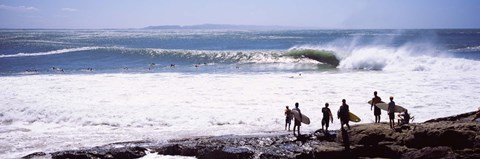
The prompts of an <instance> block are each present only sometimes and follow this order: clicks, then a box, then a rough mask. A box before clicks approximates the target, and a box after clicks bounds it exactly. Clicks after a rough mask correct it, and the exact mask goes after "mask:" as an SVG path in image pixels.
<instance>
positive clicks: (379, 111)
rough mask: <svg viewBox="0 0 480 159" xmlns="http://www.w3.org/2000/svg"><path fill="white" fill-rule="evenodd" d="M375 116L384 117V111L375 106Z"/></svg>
mask: <svg viewBox="0 0 480 159" xmlns="http://www.w3.org/2000/svg"><path fill="white" fill-rule="evenodd" d="M373 115H375V116H379V115H382V111H381V110H380V108H378V107H376V106H374V108H373Z"/></svg>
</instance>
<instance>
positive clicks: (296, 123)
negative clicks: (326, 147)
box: [294, 119, 302, 126]
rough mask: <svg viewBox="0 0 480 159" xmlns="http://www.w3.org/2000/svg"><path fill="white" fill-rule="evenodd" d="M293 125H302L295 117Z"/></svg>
mask: <svg viewBox="0 0 480 159" xmlns="http://www.w3.org/2000/svg"><path fill="white" fill-rule="evenodd" d="M294 125H295V126H302V122H300V120H297V119H295V122H294Z"/></svg>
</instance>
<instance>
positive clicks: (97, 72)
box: [0, 29, 480, 158]
mask: <svg viewBox="0 0 480 159" xmlns="http://www.w3.org/2000/svg"><path fill="white" fill-rule="evenodd" d="M479 71H480V30H479V29H421V30H256V31H252V30H143V29H125V30H0V88H1V89H0V90H2V91H0V98H1V100H0V158H18V157H22V156H25V155H27V154H30V153H33V152H38V151H43V152H53V151H60V150H71V149H82V148H89V147H94V146H100V145H105V144H109V143H115V142H126V141H139V140H142V141H151V142H153V143H155V142H158V143H161V142H164V141H166V140H169V139H175V138H184V137H192V136H210V135H229V134H236V135H242V134H272V133H276V134H285V133H290V132H287V131H284V122H285V117H284V114H283V113H284V108H285V106H290V108H292V107H294V104H295V103H296V102H298V103H299V104H300V109H301V110H302V113H303V114H305V115H307V116H309V117H310V119H311V121H312V123H311V124H310V125H305V124H304V125H302V128H301V130H302V132H304V133H307V132H311V131H315V130H317V129H319V128H321V118H322V117H321V114H322V113H321V108H322V107H323V106H324V104H325V103H327V102H328V103H329V104H330V109H331V110H332V111H333V112H334V113H333V114H334V123H333V124H331V128H330V129H338V128H339V125H340V124H339V120H338V119H337V118H336V117H337V116H336V113H335V112H336V111H337V110H338V107H339V106H340V104H341V100H342V99H346V100H347V104H349V105H350V110H351V112H353V113H355V114H357V115H358V116H359V117H360V118H361V119H362V121H361V122H360V123H351V124H361V123H372V122H373V121H374V119H375V118H374V116H373V111H371V110H370V106H369V105H368V103H367V101H369V100H370V99H371V98H372V97H373V92H374V91H378V94H379V96H380V97H381V98H382V99H383V100H384V101H387V100H388V97H390V96H394V97H395V99H394V100H395V102H396V104H397V105H401V106H403V107H405V108H407V109H408V110H409V112H410V113H411V114H412V115H413V116H414V117H415V120H414V122H423V121H425V120H428V119H431V118H437V117H443V116H449V115H454V114H458V113H464V112H469V111H474V110H477V109H478V108H479V107H480V101H479V100H478V97H479V96H480V73H479ZM387 118H388V117H387V113H386V112H382V119H381V120H382V122H386V121H388V120H387ZM292 128H293V126H292Z"/></svg>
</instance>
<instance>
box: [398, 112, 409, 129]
mask: <svg viewBox="0 0 480 159" xmlns="http://www.w3.org/2000/svg"><path fill="white" fill-rule="evenodd" d="M398 118H399V119H398V124H399V125H400V126H401V125H404V124H408V123H410V119H411V118H410V114H408V110H407V109H405V111H404V112H403V113H402V114H398Z"/></svg>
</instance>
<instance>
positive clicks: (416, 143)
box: [405, 122, 480, 149]
mask: <svg viewBox="0 0 480 159" xmlns="http://www.w3.org/2000/svg"><path fill="white" fill-rule="evenodd" d="M479 131H480V125H478V124H476V123H452V122H439V123H426V124H423V125H419V126H417V130H416V131H415V132H413V133H412V134H413V135H412V136H410V137H409V138H407V139H405V144H406V145H407V146H408V147H412V148H423V147H435V146H449V147H451V148H453V149H464V148H473V147H474V146H475V144H476V140H475V138H476V136H478V135H479Z"/></svg>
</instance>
